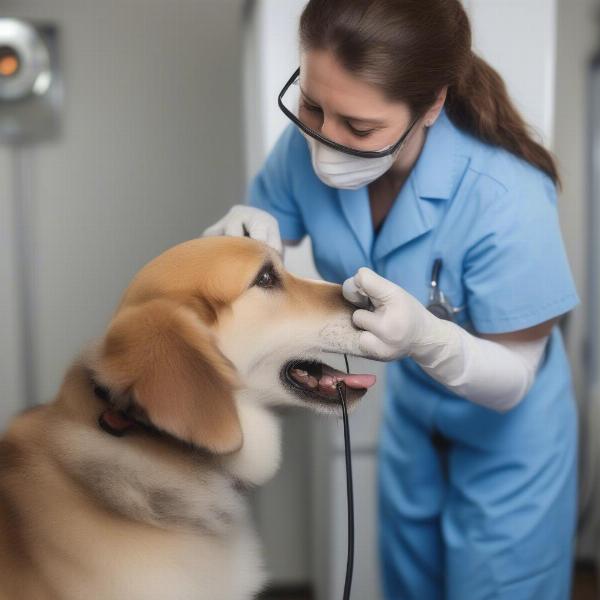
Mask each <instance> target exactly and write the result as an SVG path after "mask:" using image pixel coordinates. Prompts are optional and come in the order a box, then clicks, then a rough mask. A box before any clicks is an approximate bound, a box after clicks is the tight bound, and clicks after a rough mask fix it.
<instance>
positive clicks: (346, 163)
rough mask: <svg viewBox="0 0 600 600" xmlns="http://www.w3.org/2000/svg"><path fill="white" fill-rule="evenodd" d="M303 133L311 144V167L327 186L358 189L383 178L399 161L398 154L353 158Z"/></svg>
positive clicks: (309, 144) (309, 145)
mask: <svg viewBox="0 0 600 600" xmlns="http://www.w3.org/2000/svg"><path fill="white" fill-rule="evenodd" d="M300 133H302V135H303V136H304V137H305V138H306V140H307V142H308V147H309V148H310V156H311V160H312V166H313V169H314V170H315V173H316V175H317V177H318V178H319V179H320V180H321V181H322V182H323V183H324V184H326V185H329V186H331V187H334V188H340V189H345V190H357V189H358V188H361V187H363V186H365V185H367V184H369V183H371V182H372V181H375V180H376V179H377V178H378V177H381V175H383V174H384V173H385V172H386V171H387V170H388V169H389V168H390V167H391V166H392V164H393V163H394V160H396V155H397V152H394V153H393V154H388V155H387V156H380V157H377V158H363V157H361V156H352V155H351V154H346V153H345V152H340V151H339V150H334V149H333V148H330V147H329V146H326V145H325V144H322V143H321V142H319V141H318V140H315V138H313V137H310V136H309V135H307V134H305V133H304V132H303V131H302V130H300ZM388 148H389V146H388ZM385 149H386V148H383V150H385Z"/></svg>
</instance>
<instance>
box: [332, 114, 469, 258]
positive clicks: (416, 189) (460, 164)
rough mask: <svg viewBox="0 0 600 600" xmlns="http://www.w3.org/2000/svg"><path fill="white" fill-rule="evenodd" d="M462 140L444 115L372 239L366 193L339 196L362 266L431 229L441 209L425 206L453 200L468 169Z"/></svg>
mask: <svg viewBox="0 0 600 600" xmlns="http://www.w3.org/2000/svg"><path fill="white" fill-rule="evenodd" d="M461 138H462V134H461V132H460V131H459V130H458V129H457V128H456V127H455V126H454V125H453V124H452V122H451V121H450V119H449V118H448V116H447V115H446V112H445V110H442V112H441V113H440V115H439V117H438V119H437V120H436V122H435V124H434V125H433V126H432V127H431V128H430V129H429V130H428V133H427V138H426V140H425V145H424V146H423V150H422V151H421V154H420V155H419V158H418V159H417V163H416V164H415V166H414V168H413V170H412V171H411V174H410V175H409V177H408V179H407V180H406V182H405V183H404V185H403V186H402V189H401V190H400V193H399V195H398V197H397V198H396V201H395V202H394V204H393V205H392V208H391V210H390V213H389V214H388V215H387V217H386V219H385V221H384V223H383V225H382V227H381V230H380V231H379V234H378V235H377V236H376V237H375V235H374V232H373V224H372V219H371V212H370V206H369V196H368V187H367V186H364V187H362V188H360V189H358V190H344V189H339V190H337V191H338V198H339V203H340V207H341V210H342V212H343V214H344V217H345V219H346V221H347V223H348V225H349V226H350V228H351V229H352V231H353V233H354V236H355V237H356V239H357V241H358V243H359V245H360V247H361V249H362V251H363V253H364V255H365V261H366V264H371V265H373V264H374V263H375V262H377V261H378V260H380V259H382V258H383V257H384V256H385V255H387V254H389V253H390V252H393V251H394V250H396V249H397V248H400V247H401V246H403V245H405V244H407V243H408V242H410V241H412V240H414V239H415V238H417V237H419V236H421V235H423V234H425V233H427V232H428V231H430V230H431V229H432V228H433V227H434V225H435V224H436V222H437V219H438V215H439V213H440V209H439V207H437V206H436V204H437V203H435V202H433V203H432V202H429V201H428V200H449V199H450V198H452V196H453V194H454V192H455V190H456V188H457V187H458V184H459V182H460V179H461V178H462V176H463V174H464V172H465V170H466V166H467V164H468V159H467V157H466V156H465V154H464V152H461V147H462V146H464V143H462V140H461ZM423 200H425V201H423Z"/></svg>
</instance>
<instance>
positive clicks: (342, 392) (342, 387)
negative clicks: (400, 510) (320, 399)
mask: <svg viewBox="0 0 600 600" xmlns="http://www.w3.org/2000/svg"><path fill="white" fill-rule="evenodd" d="M344 360H345V361H346V371H347V372H348V373H350V366H349V365H348V357H347V356H346V355H345V354H344ZM336 388H337V392H338V397H339V399H340V404H341V405H342V417H343V420H344V449H345V452H346V496H347V499H348V557H347V560H346V580H345V582H344V596H343V600H350V588H351V587H352V571H353V569H354V492H353V490H352V455H351V453H350V425H349V423H348V410H347V407H346V384H345V383H344V382H343V381H338V382H337V384H336Z"/></svg>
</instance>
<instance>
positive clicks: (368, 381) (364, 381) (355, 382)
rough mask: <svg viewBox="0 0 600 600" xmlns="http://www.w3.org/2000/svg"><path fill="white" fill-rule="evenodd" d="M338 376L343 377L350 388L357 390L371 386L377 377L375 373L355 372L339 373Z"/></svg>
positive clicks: (338, 377)
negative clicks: (359, 373) (360, 373)
mask: <svg viewBox="0 0 600 600" xmlns="http://www.w3.org/2000/svg"><path fill="white" fill-rule="evenodd" d="M336 378H337V379H338V380H339V379H341V380H342V381H343V382H344V383H345V384H346V385H347V386H348V387H349V388H353V389H355V390H359V389H360V390H364V389H367V388H370V387H371V386H372V385H373V384H374V383H375V380H376V379H377V378H376V377H375V375H358V374H354V373H350V374H348V375H343V374H339V375H337V377H336Z"/></svg>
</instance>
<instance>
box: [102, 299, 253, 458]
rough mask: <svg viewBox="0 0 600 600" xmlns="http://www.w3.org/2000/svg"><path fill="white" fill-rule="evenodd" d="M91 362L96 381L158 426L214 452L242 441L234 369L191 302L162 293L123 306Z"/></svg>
mask: <svg viewBox="0 0 600 600" xmlns="http://www.w3.org/2000/svg"><path fill="white" fill-rule="evenodd" d="M95 362H96V364H95V366H94V367H93V369H94V371H96V373H97V376H98V379H99V380H100V382H101V383H103V384H104V385H106V386H107V387H109V388H110V389H111V391H113V392H116V393H117V394H119V395H121V394H122V395H130V396H132V397H133V398H134V400H135V402H136V404H137V405H138V407H139V408H141V409H142V410H143V411H144V412H145V414H146V415H147V418H148V419H149V420H150V421H151V423H152V424H153V425H155V426H156V427H157V428H159V429H162V430H163V431H166V432H168V433H170V434H171V435H173V436H175V437H177V438H179V439H181V440H184V441H186V442H191V443H193V444H195V445H197V446H201V447H203V448H206V449H208V450H210V451H212V452H216V453H226V452H232V451H234V450H237V449H239V448H240V447H241V445H242V430H241V427H240V422H239V419H238V414H237V410H236V408H235V402H234V398H233V392H234V390H235V388H236V379H237V378H236V371H235V368H234V367H233V365H232V364H231V363H230V362H229V361H228V360H227V359H226V358H225V356H224V355H223V354H222V353H221V352H220V350H219V349H218V347H217V345H216V343H215V342H214V339H213V336H212V334H211V332H210V330H209V329H208V327H207V326H206V325H205V324H204V323H203V322H202V320H201V319H200V318H199V317H198V316H197V315H196V314H195V313H194V312H193V311H192V310H191V309H190V308H187V307H185V306H182V305H180V304H176V303H175V302H173V301H170V300H165V299H154V300H149V301H147V302H144V303H143V304H139V305H135V306H131V307H125V308H122V309H121V310H119V312H118V313H117V314H116V315H115V317H114V318H113V320H112V322H111V323H110V326H109V329H108V332H107V334H106V336H105V337H104V339H103V340H102V343H101V346H100V351H99V353H98V354H97V361H95Z"/></svg>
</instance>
